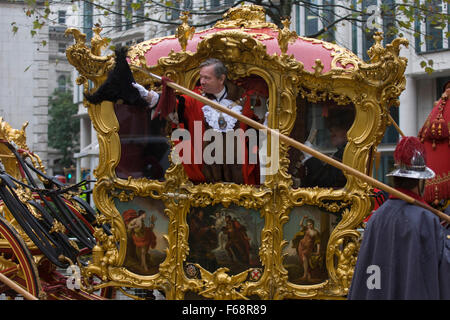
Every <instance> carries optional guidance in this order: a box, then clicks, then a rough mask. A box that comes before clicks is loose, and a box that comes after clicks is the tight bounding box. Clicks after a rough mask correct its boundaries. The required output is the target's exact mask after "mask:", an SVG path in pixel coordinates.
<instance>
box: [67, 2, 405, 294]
mask: <svg viewBox="0 0 450 320" xmlns="http://www.w3.org/2000/svg"><path fill="white" fill-rule="evenodd" d="M100 31H101V29H100V28H96V29H94V33H95V35H94V37H93V39H92V41H91V47H90V48H89V47H87V45H86V43H85V35H83V34H81V33H80V32H79V31H78V30H75V29H68V30H67V31H66V33H67V34H72V35H73V36H74V38H75V40H76V43H75V44H74V45H72V46H71V47H69V48H68V49H67V57H68V59H69V61H70V62H71V64H72V65H73V66H74V67H75V68H76V69H77V70H78V71H79V73H80V77H79V78H78V79H77V83H78V84H80V85H81V84H82V85H84V90H85V92H88V91H90V92H93V91H95V90H96V88H98V87H99V86H100V85H101V84H102V83H103V82H104V81H105V79H106V77H107V74H108V71H109V70H111V69H112V67H113V65H114V62H115V58H114V55H113V54H111V55H108V56H101V50H102V48H104V45H105V41H103V39H102V38H101V37H100V35H99V33H100ZM375 40H376V42H375V44H374V46H373V47H372V48H371V49H370V50H369V56H370V61H369V62H364V61H362V60H361V59H359V58H358V57H357V56H356V55H354V54H353V53H352V52H351V51H349V50H347V49H345V48H342V47H339V46H337V45H335V44H332V43H328V42H324V41H321V40H317V39H309V38H303V37H298V36H297V35H296V34H295V32H291V31H289V23H288V22H285V27H284V28H283V29H279V28H278V27H277V26H275V25H274V24H272V23H269V22H266V20H265V12H264V10H263V9H262V8H261V7H258V6H253V5H243V6H240V7H236V8H232V9H230V10H229V11H228V13H227V14H225V15H224V19H223V20H222V21H219V22H218V23H216V25H215V26H214V27H213V28H210V29H206V30H202V31H199V32H195V33H194V32H193V30H192V28H189V26H188V25H187V16H185V17H184V23H183V24H182V25H181V26H180V27H179V29H178V32H177V35H176V36H169V37H163V38H156V39H151V40H147V41H144V42H141V43H138V44H136V45H134V46H133V47H131V49H130V50H129V54H128V58H129V64H130V66H132V70H133V71H134V72H133V73H134V78H135V79H136V81H137V82H138V83H140V84H142V85H145V86H149V87H151V88H154V89H157V88H158V85H159V83H157V82H155V80H154V79H152V78H151V77H149V76H148V74H147V73H145V72H143V71H140V70H139V69H137V68H133V66H136V67H139V68H141V69H144V70H146V71H149V72H152V73H154V74H157V75H160V76H166V77H168V78H170V79H171V80H173V81H174V82H176V83H178V84H180V85H182V86H184V87H186V88H189V89H194V88H195V87H196V84H197V82H198V79H199V71H198V66H199V64H200V63H201V62H202V61H203V60H205V59H206V58H210V57H214V58H218V59H220V60H222V61H223V62H224V63H225V64H226V66H227V68H228V70H229V75H228V76H229V80H230V81H232V82H233V83H234V84H237V85H238V86H239V85H242V84H244V87H245V89H246V90H247V91H248V90H250V89H251V88H252V82H251V80H250V82H248V81H247V82H246V80H248V79H253V80H254V79H258V81H260V80H261V79H262V80H263V81H264V83H265V85H266V87H265V89H266V92H267V93H266V95H260V96H258V94H256V96H253V97H252V99H253V100H252V104H253V105H254V107H255V108H254V110H257V107H258V106H259V107H261V106H262V107H265V108H267V109H264V110H262V111H259V112H260V114H264V112H265V111H266V112H268V119H267V120H268V121H267V123H268V126H269V127H270V128H273V129H277V130H279V132H280V133H282V134H285V135H288V136H291V137H293V138H294V139H296V140H300V141H301V142H304V141H305V140H306V139H307V137H308V136H311V135H310V133H311V132H312V131H314V132H318V138H316V139H317V140H318V141H319V144H320V143H322V146H321V150H322V151H323V152H330V151H331V150H332V146H330V144H329V143H328V141H329V139H330V136H329V135H327V133H326V130H325V129H326V127H325V125H324V123H323V120H324V119H323V118H325V117H328V116H329V115H330V114H331V110H332V109H333V110H341V109H352V110H353V112H354V119H352V122H351V125H350V129H349V130H348V132H347V137H348V142H347V144H346V146H345V151H344V153H343V158H342V162H343V163H344V164H346V165H348V166H350V167H352V168H355V169H357V170H359V171H361V172H363V173H366V174H368V175H371V171H372V163H373V158H374V154H375V152H376V148H377V145H378V144H379V143H380V141H381V139H382V137H383V135H384V132H385V130H386V127H387V126H388V125H389V112H388V110H389V107H391V106H398V104H399V103H398V97H399V95H400V93H401V92H402V90H403V89H404V86H405V77H404V75H403V73H404V71H405V67H406V63H407V62H406V59H405V58H402V57H399V51H400V45H402V44H403V45H407V41H406V40H404V39H396V40H394V41H393V42H392V43H391V44H389V45H387V46H386V47H383V46H382V45H381V40H382V36H381V35H380V34H377V35H376V36H375ZM244 80H245V81H244ZM88 81H91V82H92V83H93V85H94V86H93V89H91V90H89V84H88ZM249 88H250V89H249ZM85 104H86V107H87V108H88V112H89V116H90V118H91V120H92V123H93V125H94V128H95V130H96V132H97V135H98V141H99V147H100V153H99V165H98V167H97V168H96V170H95V172H94V175H95V177H96V178H97V183H96V185H95V188H94V193H93V195H94V201H95V204H96V207H97V208H98V209H99V210H100V212H101V216H100V217H99V218H98V219H100V220H101V221H103V222H107V223H110V224H111V227H112V228H111V232H112V235H109V236H108V235H106V234H105V233H104V232H103V231H102V230H101V229H97V231H96V233H95V235H96V238H97V245H96V246H95V248H94V249H93V258H92V261H90V263H89V265H88V266H87V267H86V268H83V269H82V273H83V276H84V277H85V278H89V277H92V276H97V277H99V278H100V279H102V283H101V284H98V285H96V286H94V287H92V288H91V289H92V290H94V289H98V288H102V287H108V286H112V287H133V288H144V289H159V290H162V291H164V292H165V295H166V298H168V299H193V298H210V299H247V298H250V299H292V298H293V299H297V298H319V299H320V298H339V297H344V296H345V295H346V293H347V292H348V287H349V284H350V281H351V277H352V270H353V267H354V263H355V260H356V256H357V253H358V243H359V240H360V232H358V231H357V229H358V228H360V227H361V223H362V221H363V219H364V218H365V217H366V216H367V215H368V214H369V213H370V211H371V209H372V207H373V201H372V198H371V197H370V195H371V187H370V186H369V185H368V184H367V183H364V182H362V181H360V180H358V179H356V178H354V177H352V176H350V175H348V174H346V173H344V174H345V178H346V182H345V185H344V186H340V187H333V186H331V187H321V186H320V185H316V186H312V187H311V186H310V187H302V186H301V183H299V182H298V180H296V175H297V174H298V172H297V170H296V168H295V166H293V164H295V163H298V162H299V159H298V158H297V157H298V155H296V154H295V152H294V151H293V150H292V148H289V147H288V146H287V145H286V144H284V143H282V142H281V143H280V145H279V169H278V170H277V171H276V172H275V173H273V174H271V175H266V176H264V180H263V179H260V182H259V183H256V184H236V183H193V182H192V181H190V180H189V178H188V176H187V175H186V173H185V170H184V168H183V166H182V165H181V164H175V163H174V162H173V161H172V159H171V156H170V151H171V148H172V147H173V143H171V141H170V139H169V137H170V128H169V131H166V130H165V129H167V128H168V126H165V125H162V126H160V127H158V130H153V129H154V125H153V124H150V123H151V120H150V118H149V116H148V115H146V113H145V111H143V110H139V109H136V108H134V107H133V106H127V105H123V104H120V103H116V104H114V103H112V102H109V101H104V102H103V103H102V104H101V105H92V104H89V103H88V102H87V101H85ZM255 113H256V111H255ZM149 124H150V125H149ZM152 126H153V127H152ZM152 128H153V129H152ZM271 143H272V141H271V140H270V139H269V141H268V147H267V150H266V151H267V152H269V153H271V152H272V153H273V152H274V151H273V150H272V151H269V150H271V149H270V144H271ZM149 163H150V164H151V166H150V167H149ZM225 220H226V221H225ZM305 221H308V222H307V224H305ZM308 224H309V229H308V227H307V225H308ZM233 228H234V229H233ZM230 230H234V231H230ZM308 230H309V231H308ZM211 232H212V233H211ZM232 232H234V233H232ZM306 234H308V236H306Z"/></svg>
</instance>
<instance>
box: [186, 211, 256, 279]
mask: <svg viewBox="0 0 450 320" xmlns="http://www.w3.org/2000/svg"><path fill="white" fill-rule="evenodd" d="M187 222H188V225H189V240H188V242H189V256H188V257H187V262H192V263H198V264H200V265H201V266H202V267H203V268H205V269H206V270H208V271H210V272H214V271H215V270H216V269H217V268H219V267H227V268H229V269H230V274H237V273H240V272H242V271H244V270H247V269H248V268H256V267H261V261H260V259H259V254H258V252H259V247H260V245H261V231H262V229H263V227H264V220H263V219H262V218H261V217H260V214H259V212H258V211H255V210H250V209H245V208H242V207H238V206H234V205H231V206H230V207H228V208H224V207H223V206H222V205H216V206H212V207H207V208H192V209H191V211H190V212H189V214H188V216H187Z"/></svg>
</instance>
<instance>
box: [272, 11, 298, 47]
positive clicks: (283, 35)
mask: <svg viewBox="0 0 450 320" xmlns="http://www.w3.org/2000/svg"><path fill="white" fill-rule="evenodd" d="M282 23H283V26H284V28H283V29H281V30H279V31H278V37H277V40H278V45H279V47H280V50H281V54H282V55H285V54H286V52H287V50H288V45H289V43H293V42H295V40H297V37H298V36H297V33H296V32H295V31H291V30H289V26H290V25H291V21H290V20H289V19H285V20H283V21H282Z"/></svg>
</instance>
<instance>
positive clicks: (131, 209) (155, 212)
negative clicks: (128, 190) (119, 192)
mask: <svg viewBox="0 0 450 320" xmlns="http://www.w3.org/2000/svg"><path fill="white" fill-rule="evenodd" d="M116 208H117V209H118V210H119V212H120V214H121V215H122V218H123V220H124V223H125V226H126V229H127V253H126V257H125V262H124V266H125V267H126V268H127V269H128V270H130V271H132V272H135V273H137V274H141V275H152V274H157V273H158V272H159V265H160V264H161V263H162V262H163V261H164V260H165V259H166V251H165V250H166V249H167V247H168V243H167V240H166V239H165V238H164V236H165V235H167V233H168V228H169V219H168V217H167V216H166V215H165V214H164V204H163V202H162V201H160V200H154V199H150V198H135V199H133V200H132V201H130V202H120V201H118V200H117V201H116Z"/></svg>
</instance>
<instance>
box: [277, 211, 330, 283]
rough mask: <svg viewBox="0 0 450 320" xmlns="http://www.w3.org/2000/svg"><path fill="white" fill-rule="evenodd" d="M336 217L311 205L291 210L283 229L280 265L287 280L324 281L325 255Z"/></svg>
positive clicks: (325, 270)
mask: <svg viewBox="0 0 450 320" xmlns="http://www.w3.org/2000/svg"><path fill="white" fill-rule="evenodd" d="M335 225H336V216H334V215H332V214H330V213H328V212H326V211H324V210H320V209H319V208H317V207H314V206H302V207H295V208H293V209H292V210H291V212H290V214H289V221H288V222H287V223H286V224H285V225H284V226H283V235H284V239H285V240H286V241H288V244H287V245H286V246H285V247H284V248H283V254H285V258H284V260H283V266H284V268H285V269H286V270H287V271H288V281H289V282H291V283H294V284H303V285H308V284H316V283H321V282H323V281H324V280H326V279H327V278H328V273H327V269H326V263H325V254H326V249H327V244H328V239H329V237H330V233H331V231H332V229H333V228H334V226H335Z"/></svg>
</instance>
